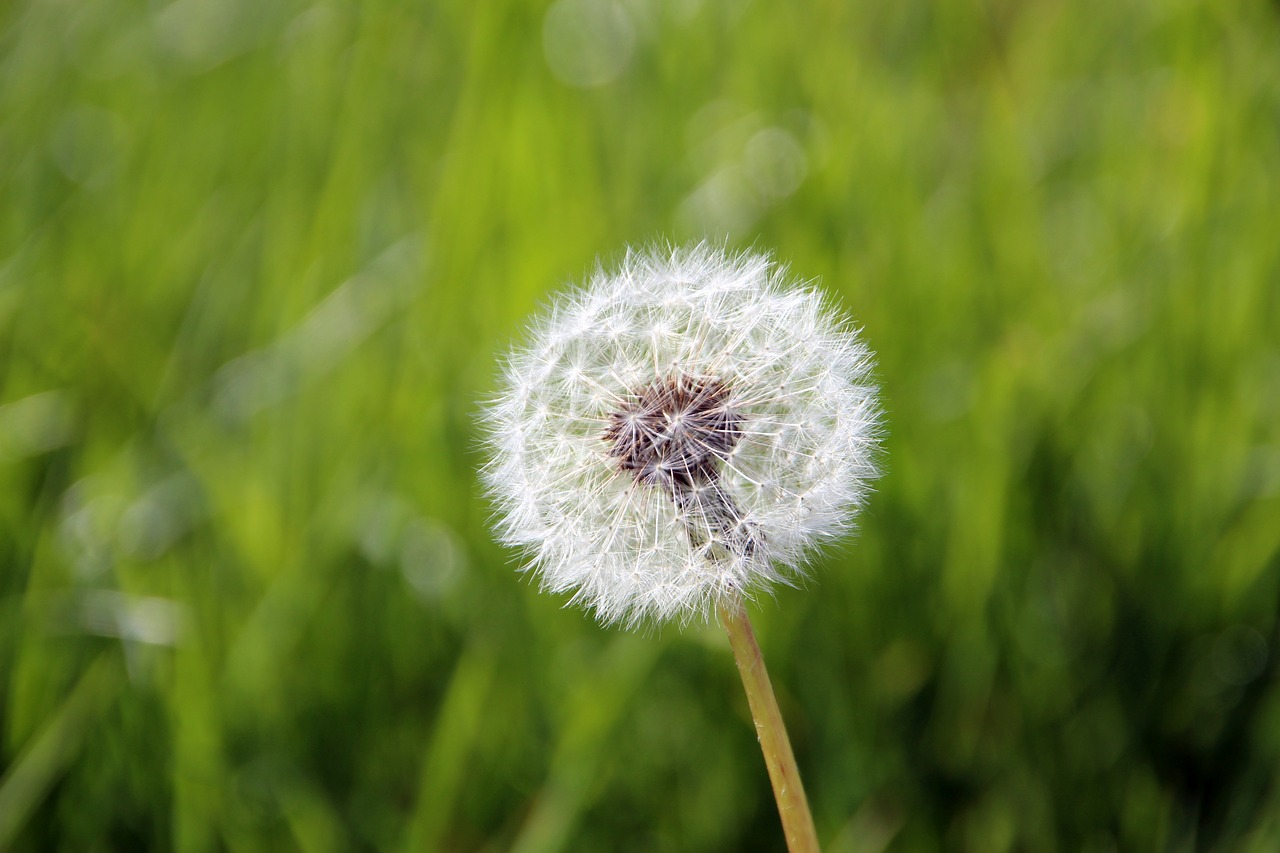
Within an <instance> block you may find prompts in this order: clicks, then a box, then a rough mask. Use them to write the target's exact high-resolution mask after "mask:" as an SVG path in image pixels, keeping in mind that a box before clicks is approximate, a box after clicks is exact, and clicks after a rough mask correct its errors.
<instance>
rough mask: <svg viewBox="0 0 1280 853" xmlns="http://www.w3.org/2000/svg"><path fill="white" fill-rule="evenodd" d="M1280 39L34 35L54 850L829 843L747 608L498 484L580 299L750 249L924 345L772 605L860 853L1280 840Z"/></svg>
mask: <svg viewBox="0 0 1280 853" xmlns="http://www.w3.org/2000/svg"><path fill="white" fill-rule="evenodd" d="M1278 16H1280V8H1278V7H1277V5H1276V4H1275V3H1268V2H1260V0H1259V2H1233V1H1232V0H1228V2H1194V0H1167V2H1157V0H1150V2H1138V1H1137V0H1135V2H1109V3H1102V2H1085V3H1071V2H1066V1H1065V0H964V2H957V3H924V2H907V3H870V2H858V3H840V2H822V3H811V4H794V6H793V5H791V4H785V5H775V4H768V3H763V2H746V0H625V2H611V0H558V2H556V3H554V4H547V3H528V4H519V3H476V4H472V3H468V2H420V3H413V4H404V3H391V2H378V1H377V0H374V2H366V3H352V2H339V1H338V0H319V2H312V3H307V2H295V1H294V0H285V1H284V2H277V3H270V4H259V3H256V2H252V0H219V2H214V0H176V2H161V0H151V2H144V0H101V2H92V3H79V2H72V0H14V1H13V2H9V3H7V4H3V5H0V849H3V848H12V849H15V850H24V851H25V850H76V851H84V850H135V849H157V850H164V849H175V850H183V851H213V850H234V851H255V850H263V851H266V850H281V849H299V850H306V851H326V850H348V849H357V850H358V849H367V850H373V849H378V850H437V849H438V850H494V851H496V850H519V851H551V850H748V849H760V850H776V849H780V847H781V844H782V838H781V831H780V829H779V826H778V822H777V816H776V814H775V813H774V807H773V803H772V798H771V794H770V790H769V785H768V781H767V777H766V774H765V768H764V764H763V761H762V760H761V757H760V755H759V752H758V750H757V748H756V745H755V742H754V737H753V732H752V729H751V725H750V720H749V716H748V713H747V709H746V704H745V700H744V699H743V697H742V693H741V688H740V685H739V684H738V680H737V674H736V672H735V670H734V667H733V662H732V659H731V657H730V655H729V653H728V649H727V644H726V642H725V641H724V640H723V639H722V637H721V636H719V634H718V632H717V631H716V630H713V629H710V628H696V627H695V628H693V629H690V630H687V631H685V632H683V633H681V632H679V631H676V630H673V629H665V630H660V631H655V632H653V633H652V635H650V636H641V635H630V634H626V633H622V632H619V631H614V630H602V629H599V628H598V627H596V626H595V625H593V624H592V622H591V620H590V618H589V617H588V616H586V615H584V614H582V613H579V612H576V611H568V610H563V609H561V605H562V603H563V602H562V601H559V600H556V599H554V598H552V597H550V596H544V595H541V594H539V593H538V592H537V591H536V589H535V588H534V587H533V586H532V585H531V584H530V583H529V582H528V581H527V580H526V579H521V577H520V576H518V575H517V574H516V572H515V571H514V560H515V555H513V554H512V553H509V552H506V551H503V550H502V549H500V548H498V547H497V546H495V545H494V544H493V543H492V541H491V539H490V535H489V532H488V528H487V522H486V516H487V512H488V509H487V507H486V504H485V502H484V500H483V498H482V497H481V496H479V494H478V490H477V479H476V475H475V469H476V467H477V465H479V464H480V463H481V461H482V460H481V459H480V458H479V457H478V453H477V451H476V438H477V428H476V425H475V422H474V413H475V411H476V405H477V401H478V400H479V399H481V398H483V397H484V396H485V395H486V394H488V393H489V392H491V391H492V388H493V382H494V378H495V366H494V365H495V358H496V355H497V354H498V353H500V352H501V351H503V350H504V349H505V348H506V347H507V346H508V344H509V342H510V341H511V340H512V339H513V338H517V337H518V336H519V335H520V333H521V327H522V323H523V321H524V318H525V317H526V316H527V315H528V314H529V312H530V311H532V310H534V309H535V308H536V307H537V306H538V305H539V304H540V302H541V301H542V300H543V299H544V298H545V297H546V295H547V294H548V293H549V292H551V291H552V290H554V289H556V288H558V287H560V286H562V285H563V284H564V283H565V282H568V281H571V280H573V279H576V278H579V277H581V276H582V275H583V274H584V273H586V272H588V271H589V269H590V267H591V265H592V264H593V263H594V259H595V258H596V257H597V256H603V257H604V258H605V259H606V260H609V259H611V258H616V257H617V256H618V254H619V253H620V251H621V247H622V246H624V245H625V244H627V243H629V242H643V241H649V240H653V239H660V238H674V239H694V238H698V237H702V236H709V237H711V238H713V239H717V240H725V239H727V240H728V241H729V242H730V244H731V245H741V246H758V247H763V248H769V249H772V250H775V251H776V252H777V254H778V255H779V257H780V258H782V259H783V260H785V261H787V262H789V263H790V264H791V265H792V267H793V269H794V271H795V272H796V274H797V275H800V276H802V277H805V278H819V277H820V278H821V280H822V282H823V286H824V287H825V288H827V289H828V290H829V291H830V292H831V293H832V294H833V295H834V296H835V298H836V299H838V300H839V301H840V302H841V304H842V305H843V306H845V308H846V309H847V310H848V311H849V312H850V313H852V314H853V315H854V316H855V317H857V319H858V320H859V322H860V323H862V324H863V325H864V326H865V330H866V331H865V334H866V337H867V339H868V341H869V342H870V344H871V345H872V346H873V347H874V348H875V350H876V351H877V352H878V354H879V364H880V371H879V372H880V378H881V380H882V381H883V385H884V399H885V403H886V406H887V409H888V424H887V425H888V441H887V475H886V476H885V477H884V478H883V480H882V481H881V482H880V484H879V490H878V493H877V494H876V495H875V497H874V499H873V500H872V503H871V505H870V507H869V509H868V511H867V512H866V514H865V517H864V522H863V525H862V530H861V533H860V535H859V536H858V537H857V538H856V539H854V540H852V541H851V542H850V543H849V544H848V545H847V546H846V547H843V548H840V549H836V550H834V551H832V552H831V553H828V554H826V555H824V556H823V558H822V559H821V560H820V561H819V562H818V564H817V565H816V567H815V571H814V575H815V580H814V582H813V583H812V584H810V585H809V588H807V589H800V590H786V591H783V592H781V593H779V594H778V595H777V597H776V599H769V600H765V601H763V602H761V603H760V604H759V605H758V606H757V607H755V608H754V609H755V613H756V616H755V618H756V623H757V630H758V632H759V634H760V636H761V641H762V643H763V645H764V649H765V654H766V657H767V659H768V660H769V663H770V666H771V669H772V673H773V677H774V681H775V684H776V686H777V687H778V689H779V691H780V693H781V696H780V699H781V702H782V704H783V707H784V713H785V714H786V715H787V717H788V719H789V721H790V724H791V727H792V737H793V740H794V742H795V745H796V752H797V754H798V758H799V761H800V764H801V767H802V769H803V771H804V772H805V774H806V782H807V787H808V789H809V792H810V797H811V800H812V803H813V807H814V810H815V817H816V819H817V822H818V827H819V833H820V835H821V836H822V838H823V839H824V841H825V842H826V844H827V845H828V846H829V847H830V849H832V850H844V851H872V850H881V849H890V850H925V851H928V850H940V849H948V850H974V851H1003V850H1037V851H1054V850H1063V851H1068V850H1070V851H1075V850H1085V851H1099V853H1101V851H1120V850H1170V851H1190V850H1200V849H1203V850H1251V851H1271V850H1276V849H1280V777H1278V774H1277V767H1280V683H1278V681H1277V671H1278V667H1277V652H1278V651H1280V649H1278V648H1277V641H1278V640H1280V634H1278V633H1277V631H1278V625H1277V609H1278V607H1280V430H1278V429H1277V423H1280V20H1278Z"/></svg>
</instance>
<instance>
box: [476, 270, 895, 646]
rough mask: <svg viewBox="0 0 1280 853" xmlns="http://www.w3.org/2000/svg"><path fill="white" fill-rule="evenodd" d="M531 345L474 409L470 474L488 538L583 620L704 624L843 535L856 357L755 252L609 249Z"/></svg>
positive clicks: (853, 496) (850, 342) (859, 404)
mask: <svg viewBox="0 0 1280 853" xmlns="http://www.w3.org/2000/svg"><path fill="white" fill-rule="evenodd" d="M530 338H531V339H530V341H529V343H528V344H527V345H526V346H525V347H523V348H519V349H516V350H515V351H514V352H513V353H512V354H511V355H510V357H509V361H508V363H507V366H506V370H505V375H504V379H503V384H502V389H501V391H500V392H499V396H498V397H497V398H496V399H495V400H494V401H492V402H491V403H490V404H489V405H488V407H487V408H486V411H485V419H486V428H487V434H488V439H487V441H488V445H489V450H490V452H491V459H490V462H489V464H488V466H487V467H486V468H485V470H484V478H485V481H486V484H487V486H488V488H489V491H490V493H491V495H492V496H493V497H494V499H495V502H496V504H497V508H498V517H499V529H500V531H501V535H502V538H503V540H504V541H505V542H506V543H508V544H513V545H518V546H522V547H523V548H525V549H526V550H527V552H528V553H529V555H530V557H531V565H530V568H531V569H533V570H534V571H536V572H537V573H538V575H539V577H540V580H541V582H542V585H543V586H544V587H545V588H546V589H548V590H551V591H554V592H571V593H572V594H573V599H572V600H573V602H575V603H579V604H583V605H586V606H587V607H589V608H590V609H592V610H593V611H594V612H595V614H596V616H597V617H598V618H599V619H600V620H601V621H602V622H606V623H611V622H624V623H628V624H636V623H641V622H645V621H649V620H656V621H666V620H669V619H679V620H681V621H685V620H688V619H690V618H694V617H704V618H706V617H709V616H710V615H711V614H712V613H713V612H714V611H715V608H716V606H717V605H719V604H722V603H728V602H730V601H732V600H735V599H736V598H738V597H740V596H749V595H751V594H752V593H753V592H756V591H763V590H767V589H769V588H770V587H771V585H772V584H774V583H775V582H780V581H781V582H786V581H788V580H790V579H793V578H795V577H796V576H797V575H798V574H799V572H800V568H801V565H802V563H803V561H804V559H805V558H806V556H807V554H808V553H809V552H810V551H811V549H812V548H813V546H814V545H815V544H817V543H819V542H821V541H823V540H827V539H831V538H833V537H836V536H838V535H840V534H841V533H843V532H845V531H846V530H848V529H849V528H850V527H851V525H852V522H853V519H854V516H855V514H856V512H857V510H858V509H859V507H860V506H861V505H862V503H863V501H864V499H865V498H866V496H867V492H868V488H869V483H870V481H871V480H872V479H873V478H874V477H875V474H876V466H875V457H876V447H877V439H878V432H879V412H880V409H879V406H878V404H877V400H876V388H875V386H874V385H873V384H872V382H871V379H870V370H871V364H872V362H871V353H870V352H869V351H868V350H867V348H866V347H865V346H864V345H863V344H862V343H861V342H860V341H859V340H858V338H857V335H856V332H855V330H854V329H853V327H852V326H851V325H850V324H849V322H848V321H847V320H846V319H844V318H843V317H841V316H840V315H838V314H837V313H835V312H834V311H832V310H831V309H829V308H827V307H826V305H825V304H824V302H823V300H822V298H821V297H820V296H819V294H818V293H817V292H816V291H814V290H812V289H809V288H807V287H803V286H795V285H792V284H789V283H788V282H787V281H786V279H785V270H783V269H780V268H778V267H777V266H775V265H774V264H773V262H772V260H771V259H770V258H769V257H767V256H764V255H758V254H750V253H744V254H731V253H728V252H725V251H721V250H719V249H716V248H712V247H709V246H707V245H705V244H704V245H698V246H693V247H688V248H680V249H663V250H651V251H647V252H643V251H642V252H635V251H632V252H628V254H627V256H626V259H625V260H624V261H623V263H622V268H621V269H620V270H618V271H617V272H613V273H611V272H607V271H605V270H603V269H601V270H599V271H597V272H596V273H595V275H594V276H592V278H591V281H590V282H589V283H588V284H587V286H586V287H584V288H581V289H579V290H575V291H572V292H570V293H568V294H565V295H563V296H562V297H561V298H560V299H559V300H558V301H556V302H555V303H554V304H553V305H552V306H551V307H550V309H549V311H548V312H547V313H546V314H545V315H544V316H542V317H540V318H539V319H538V320H537V321H536V322H535V323H534V325H533V327H532V330H531V335H530Z"/></svg>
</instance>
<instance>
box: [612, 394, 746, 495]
mask: <svg viewBox="0 0 1280 853" xmlns="http://www.w3.org/2000/svg"><path fill="white" fill-rule="evenodd" d="M741 424H742V415H741V414H739V413H738V412H736V411H734V410H733V409H732V408H731V407H730V406H729V389H728V387H727V386H726V385H725V384H724V383H723V382H721V381H720V380H718V379H706V378H700V377H694V376H684V375H680V376H676V377H675V378H672V379H663V380H659V381H657V382H654V383H653V384H652V385H648V386H646V387H645V388H643V389H641V390H640V391H639V392H638V393H636V394H634V395H633V396H632V398H631V399H629V400H627V401H626V402H624V403H623V404H622V406H621V407H620V408H619V409H618V410H617V411H615V412H612V413H611V414H610V415H609V425H608V427H606V428H605V431H604V436H603V437H604V440H605V441H607V442H608V443H609V455H610V456H611V457H613V458H614V459H617V460H618V467H619V468H620V469H621V470H623V471H627V472H630V473H631V474H632V475H633V476H634V477H635V478H636V480H637V481H638V482H641V483H647V484H650V485H656V486H662V487H664V488H666V489H667V490H668V491H670V492H672V493H673V494H674V493H677V492H681V491H684V490H687V489H689V488H690V487H692V486H694V485H695V484H707V483H710V482H712V481H713V480H715V479H716V476H717V470H716V463H717V461H719V460H723V459H726V458H727V457H728V455H729V453H730V451H732V450H733V448H734V445H736V444H737V443H738V438H739V436H740V435H741Z"/></svg>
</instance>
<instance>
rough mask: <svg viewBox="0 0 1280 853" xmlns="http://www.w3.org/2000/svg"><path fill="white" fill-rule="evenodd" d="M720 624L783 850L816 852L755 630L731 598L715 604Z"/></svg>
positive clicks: (815, 838)
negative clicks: (739, 684) (752, 729)
mask: <svg viewBox="0 0 1280 853" xmlns="http://www.w3.org/2000/svg"><path fill="white" fill-rule="evenodd" d="M720 623H721V624H722V625H724V629H725V631H727V632H728V634H729V645H730V646H731V647H732V648H733V657H734V660H735V661H737V663H738V673H739V674H740V675H741V676H742V686H743V687H744V688H746V691H747V703H748V704H749V705H750V706H751V716H752V718H753V719H754V720H755V723H756V737H758V738H759V739H760V750H761V751H762V752H763V753H764V763H765V765H766V766H767V767H768V768H769V780H770V781H771V782H772V783H773V796H774V798H775V799H776V800H777V801H778V814H779V815H780V816H781V817H782V831H783V833H785V834H786V836H787V849H788V850H790V851H791V853H816V851H818V849H819V848H818V833H817V831H816V830H815V829H814V827H813V816H812V815H810V814H809V801H808V800H807V799H806V798H805V795H804V785H803V784H802V783H801V781H800V768H799V767H797V766H796V757H795V755H794V754H793V753H792V752H791V741H790V740H789V739H788V738H787V727H786V724H785V723H783V721H782V712H781V711H779V710H778V700H777V699H776V698H774V695H773V685H772V684H770V683H769V672H768V671H767V670H766V669H765V667H764V658H763V657H761V655H760V646H759V644H757V643H756V634H755V631H753V630H751V620H750V619H749V618H748V617H747V611H746V608H744V607H743V606H742V602H740V601H735V602H733V603H730V604H724V605H721V606H720Z"/></svg>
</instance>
